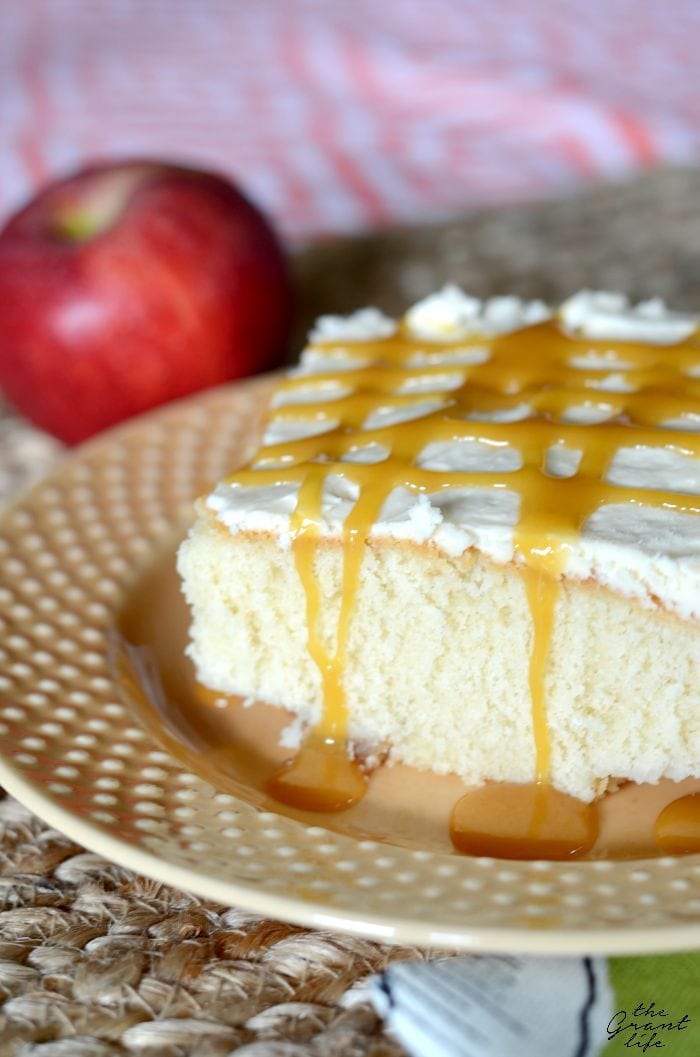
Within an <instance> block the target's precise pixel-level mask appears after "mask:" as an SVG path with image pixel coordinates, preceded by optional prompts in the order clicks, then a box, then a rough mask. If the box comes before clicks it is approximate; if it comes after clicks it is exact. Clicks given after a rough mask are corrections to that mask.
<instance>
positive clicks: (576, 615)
mask: <svg viewBox="0 0 700 1057" xmlns="http://www.w3.org/2000/svg"><path fill="white" fill-rule="evenodd" d="M178 567H179V571H180V574H181V576H182V578H183V583H184V590H185V594H186V597H187V600H188V602H189V603H190V605H191V607H192V610H193V624H192V642H191V645H190V647H189V652H190V656H191V657H192V659H193V661H194V663H195V665H196V668H197V671H198V673H199V678H200V679H201V680H202V681H203V682H204V683H205V684H206V685H208V686H210V687H211V688H213V689H216V690H220V691H222V692H224V693H230V694H241V695H244V696H251V697H255V698H259V699H261V700H265V701H268V702H270V703H273V704H277V705H282V706H284V707H285V708H287V709H289V710H290V711H292V712H294V713H296V714H298V715H300V716H301V717H303V719H304V720H307V721H309V722H310V723H313V722H316V721H317V720H318V719H319V718H320V716H321V708H322V698H321V684H320V676H319V672H318V669H317V668H316V666H315V665H314V663H313V661H312V660H311V658H310V657H309V654H308V650H307V630H306V615H305V604H304V596H303V590H302V587H301V584H300V582H299V577H298V574H297V571H296V569H295V566H294V560H293V557H292V554H291V552H290V550H289V549H284V548H280V547H279V546H278V545H277V543H276V541H275V540H274V538H272V537H270V536H269V535H267V536H266V535H264V534H260V535H259V536H256V535H254V534H250V533H239V534H236V535H232V534H231V533H229V532H228V530H226V529H225V528H223V527H222V526H221V525H220V524H219V523H218V522H217V521H216V519H215V518H214V517H213V516H212V515H211V514H209V513H208V512H206V511H203V512H202V513H201V515H200V518H199V520H198V522H197V524H196V526H195V527H194V529H193V530H192V532H191V533H190V536H189V538H188V540H187V541H186V542H185V543H184V544H183V545H182V547H181V549H180V554H179V559H178ZM341 567H342V547H341V545H340V543H338V542H337V541H333V540H327V541H324V542H323V545H322V546H321V547H319V548H318V552H317V558H316V562H315V574H316V577H317V581H318V583H319V587H320V593H321V596H322V598H323V599H324V605H323V608H322V614H321V621H320V625H321V634H322V637H323V639H324V641H325V643H326V645H327V647H328V649H329V650H330V649H332V648H333V640H334V636H335V634H336V630H337V621H338V611H339V606H340V582H341ZM531 625H532V622H531V618H530V613H529V610H528V606H527V602H526V598H525V592H524V587H523V583H522V578H521V576H520V574H519V572H518V570H517V569H515V568H514V567H513V566H512V565H497V564H495V563H493V562H491V561H489V560H488V559H486V558H484V557H483V556H482V555H479V554H478V553H476V552H468V553H466V554H464V555H462V556H460V557H456V558H451V557H448V556H446V555H444V554H442V553H440V552H438V551H437V549H436V548H434V547H432V546H425V547H420V546H417V545H415V544H412V543H407V542H406V543H397V542H395V541H393V542H392V541H386V540H380V539H377V540H370V541H368V542H367V544H366V553H365V555H364V557H363V564H362V571H361V582H360V588H359V591H358V596H357V600H356V609H355V616H354V619H353V621H352V627H351V630H350V635H349V642H348V650H347V667H346V672H345V678H344V686H345V691H346V700H347V707H348V713H349V716H350V721H349V734H350V736H351V737H352V738H354V739H358V740H360V741H362V742H364V743H368V744H370V745H372V746H386V747H388V749H389V752H390V758H392V759H394V760H400V761H404V762H406V763H409V764H412V765H414V766H416V767H421V768H430V769H432V770H434V771H437V772H440V773H445V772H454V773H456V774H458V775H460V776H461V777H462V778H463V779H464V780H465V781H466V782H468V783H479V782H483V781H484V780H486V779H494V780H499V781H513V782H527V781H531V780H532V777H533V771H534V766H535V750H534V740H533V733H532V709H531V700H530V693H529V688H528V665H529V656H530V647H531V640H532V626H531ZM697 690H698V639H697V629H696V627H695V626H694V625H691V624H689V623H686V622H683V621H681V620H679V619H678V618H677V617H674V616H672V615H669V614H666V613H663V612H658V611H657V612H653V611H650V610H648V609H644V608H642V607H641V606H639V605H638V604H636V603H634V602H631V601H629V600H627V599H625V598H622V597H619V596H617V595H615V594H613V593H612V592H610V591H608V590H605V589H602V588H599V587H597V586H595V585H590V584H586V583H577V582H575V581H567V582H565V583H564V584H563V586H562V589H561V592H560V596H559V601H558V604H557V610H556V620H555V625H554V635H553V640H552V643H551V647H550V655H549V662H548V673H547V679H546V693H547V702H548V704H547V722H548V727H549V732H550V739H551V745H552V759H551V781H552V784H554V785H555V786H556V787H557V788H559V789H561V790H563V791H565V792H568V793H570V794H572V795H574V796H577V797H580V798H582V799H591V798H592V797H593V796H594V795H595V794H596V793H597V792H598V791H600V789H601V787H602V784H603V781H604V779H606V778H607V777H609V776H611V775H614V776H617V777H625V778H630V779H634V780H636V781H656V780H658V779H659V778H661V777H662V776H666V777H669V778H676V779H680V778H684V777H687V776H688V775H689V774H694V773H696V772H697V767H698V760H699V759H700V712H699V710H698V707H697Z"/></svg>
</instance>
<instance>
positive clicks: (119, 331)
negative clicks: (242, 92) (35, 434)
mask: <svg viewBox="0 0 700 1057" xmlns="http://www.w3.org/2000/svg"><path fill="white" fill-rule="evenodd" d="M291 315H292V292H291V284H290V280H289V275H288V271H287V267H286V264H285V260H284V256H283V253H282V250H281V248H280V245H279V243H278V241H277V238H276V236H275V234H274V232H273V231H272V229H271V227H270V225H269V224H268V222H267V221H266V220H265V219H264V217H263V216H262V214H261V213H260V212H259V211H258V210H257V209H256V208H255V207H254V206H253V205H252V204H251V203H250V202H249V201H248V200H247V199H246V198H245V197H244V196H243V195H242V194H241V193H240V192H239V191H238V190H237V189H236V188H235V187H234V185H233V184H232V183H231V182H230V181H228V180H226V179H225V178H223V177H221V176H217V175H215V174H212V173H207V172H200V171H197V170H194V169H188V168H185V167H182V166H179V165H172V164H168V163H161V162H156V161H148V160H135V161H128V162H122V163H117V164H101V165H95V166H93V167H91V168H87V169H83V170H82V171H80V172H78V173H76V174H75V175H73V176H70V177H68V178H66V179H64V180H59V181H57V182H55V183H53V184H51V185H50V186H49V187H47V188H46V189H45V190H44V191H42V192H41V193H40V194H39V195H37V196H36V197H35V198H34V199H33V200H32V201H31V202H29V204H28V205H26V206H25V207H24V208H23V209H22V210H21V211H20V212H18V213H17V214H15V216H14V217H12V218H11V219H10V220H9V222H8V223H7V225H6V226H5V228H4V229H3V230H2V231H1V232H0V387H2V389H3V391H4V393H5V395H6V397H7V399H8V400H9V401H10V402H11V403H12V404H13V405H14V406H15V407H16V408H17V409H18V410H19V411H21V412H22V413H23V414H24V415H25V416H26V417H27V418H28V419H30V420H31V421H32V422H34V423H35V424H36V425H37V426H39V427H41V428H42V429H45V430H46V431H48V432H49V433H51V434H53V435H54V436H55V437H58V438H59V439H60V440H62V441H64V442H65V443H68V444H75V443H78V442H79V441H82V440H84V439H85V438H87V437H89V436H91V435H93V434H94V433H97V432H98V431H100V430H102V429H104V428H106V427H108V426H111V425H114V424H116V423H118V422H121V421H122V420H123V419H125V418H128V417H130V416H131V415H135V414H138V413H140V412H142V411H146V410H148V409H149V408H151V407H154V406H156V405H158V404H162V403H165V402H167V401H169V400H174V399H177V398H179V397H182V396H186V395H187V394H189V393H193V392H196V391H198V390H201V389H205V388H208V387H209V386H213V385H218V384H220V383H222V382H226V381H229V380H231V379H235V378H241V377H244V376H246V375H249V374H254V373H257V372H259V371H265V370H269V369H271V368H273V367H275V366H277V365H279V364H280V363H282V362H283V360H284V359H285V355H286V352H287V342H288V338H289V328H290V323H291Z"/></svg>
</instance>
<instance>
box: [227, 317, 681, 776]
mask: <svg viewBox="0 0 700 1057" xmlns="http://www.w3.org/2000/svg"><path fill="white" fill-rule="evenodd" d="M315 348H316V350H322V351H324V352H325V353H326V355H328V354H331V355H338V354H340V355H342V358H343V363H342V364H341V369H340V370H337V371H323V372H318V373H315V374H311V373H305V374H297V375H294V376H290V377H288V378H287V379H286V380H284V381H283V382H282V383H281V384H280V386H279V387H278V390H277V394H278V395H283V396H284V398H285V402H284V404H283V405H282V406H279V407H277V408H275V409H273V410H272V411H271V413H270V416H269V420H268V421H276V422H284V421H288V422H295V423H299V422H304V423H314V424H316V423H320V424H323V423H327V424H328V428H327V431H326V432H323V433H322V434H320V435H316V436H312V437H305V438H303V439H299V440H293V441H286V442H284V443H279V444H274V445H267V446H264V447H262V448H260V449H259V450H258V452H257V453H256V455H255V457H254V458H253V460H252V462H251V463H250V464H249V466H248V467H247V468H246V469H244V470H242V471H240V472H238V473H236V474H235V475H233V477H231V478H230V479H229V480H230V482H231V483H236V484H239V485H243V486H249V487H250V486H270V485H272V484H294V483H296V484H298V485H299V490H298V495H297V501H296V508H295V511H294V513H293V514H292V518H291V532H292V541H293V543H292V546H293V551H294V558H295V562H296V568H297V570H298V573H299V577H300V580H301V583H302V585H303V588H304V593H305V597H306V610H307V612H306V616H307V634H308V649H309V653H310V655H311V657H312V658H313V660H314V662H315V663H316V665H317V666H318V669H319V672H320V674H321V680H322V692H323V715H322V719H321V722H320V725H319V728H318V731H317V734H320V735H321V737H322V738H325V739H327V740H328V741H341V740H342V739H344V738H345V732H346V727H347V708H346V702H345V695H344V690H343V682H342V677H343V671H344V668H345V662H346V650H347V644H348V638H349V630H350V625H351V621H352V615H353V611H354V608H355V603H356V596H357V591H358V584H359V573H360V565H361V561H362V554H363V549H364V544H365V541H366V540H367V538H368V536H369V534H370V532H371V529H372V526H373V524H374V523H375V522H376V521H377V519H378V517H379V515H380V512H381V509H382V506H383V504H384V502H385V500H386V499H387V497H388V496H389V494H390V493H391V492H392V491H393V489H395V488H397V487H400V486H402V487H404V488H407V489H409V490H411V491H414V492H426V493H430V494H435V493H437V492H439V491H440V490H442V489H450V488H465V487H466V488H472V487H475V488H482V489H496V490H508V491H510V492H517V493H518V495H519V497H520V516H519V521H518V524H517V526H516V528H515V532H514V550H515V557H516V561H517V562H518V564H519V565H520V567H521V569H522V574H523V577H524V586H525V590H526V595H527V599H528V603H529V607H530V611H531V614H532V625H533V642H532V647H531V660H530V673H529V675H530V678H529V682H530V693H531V698H532V725H533V737H534V744H535V779H536V781H538V782H542V783H543V782H546V781H547V779H548V776H549V772H550V758H551V744H550V738H549V734H548V727H547V710H546V694H545V679H546V668H547V657H548V652H549V646H550V641H551V636H552V629H553V626H554V614H555V607H556V602H557V596H558V589H559V587H558V585H559V582H560V579H561V576H562V574H563V572H564V570H565V566H566V556H567V550H568V548H569V547H570V546H571V544H572V543H573V542H575V540H576V539H577V538H578V535H579V533H580V529H581V526H582V524H583V523H584V521H585V520H586V518H587V517H589V516H590V515H591V514H592V513H594V511H595V510H597V509H598V508H599V507H600V506H602V505H603V504H607V503H611V502H614V503H632V504H637V505H639V506H653V507H664V508H667V509H670V510H674V511H678V512H682V513H686V514H698V513H700V500H699V499H698V498H697V497H694V496H691V495H686V494H682V493H678V492H676V491H672V490H663V489H647V488H632V487H627V486H620V485H615V484H612V483H611V482H610V481H608V480H606V479H605V475H606V472H607V470H608V469H609V466H610V463H611V461H612V459H613V457H614V455H615V453H616V452H617V450H618V449H619V448H620V447H633V446H646V447H654V448H664V449H667V450H671V451H673V452H675V453H678V454H682V455H686V456H693V457H695V458H698V457H700V435H699V434H698V433H697V432H694V431H692V430H682V429H671V428H667V427H664V425H663V423H664V422H665V421H667V420H670V419H678V418H682V417H684V416H688V415H693V414H700V378H697V377H693V374H692V371H693V370H695V371H696V372H697V368H698V365H699V364H700V343H699V342H698V336H697V334H696V335H694V336H693V337H692V338H691V339H689V340H688V341H687V342H683V343H679V344H676V345H672V346H649V345H644V344H640V343H633V342H619V341H615V342H610V341H592V340H589V339H578V338H573V337H570V336H568V335H566V334H565V333H564V332H563V331H562V330H561V329H560V327H559V326H558V324H557V322H556V321H555V320H553V321H549V322H546V323H541V324H537V325H535V326H531V327H527V328H524V329H521V330H519V331H515V332H513V333H511V334H506V335H501V336H497V337H495V338H486V337H484V336H478V335H476V336H473V337H470V338H469V339H467V340H460V341H458V342H455V341H451V342H439V343H438V342H424V341H419V340H417V339H415V338H412V337H411V336H410V334H408V332H407V331H406V328H405V326H404V325H400V326H399V329H398V331H397V334H396V335H395V336H393V337H390V338H384V339H381V340H377V341H371V342H345V341H343V342H342V343H341V342H336V343H324V344H319V345H316V346H315ZM455 353H459V354H461V355H462V356H463V357H465V358H471V359H472V360H473V361H476V362H470V363H467V364H464V363H462V364H458V363H454V364H452V363H445V362H441V363H436V362H435V360H436V359H438V358H439V357H446V356H447V357H449V356H450V354H452V355H453V356H454V355H455ZM418 356H420V357H422V358H423V359H424V360H425V359H428V360H432V362H428V363H427V364H424V363H420V364H418V365H417V364H416V358H417V357H418ZM581 357H594V358H595V363H596V365H595V366H587V365H582V364H581ZM574 359H577V360H578V361H579V364H578V365H577V366H574V365H572V362H571V361H573V360H574ZM352 361H355V362H356V364H357V365H356V366H355V367H352ZM367 363H369V364H370V366H367ZM349 365H350V366H349ZM348 366H349V369H348ZM343 367H344V368H345V369H342V368H343ZM618 373H619V374H621V376H622V378H623V379H624V383H625V386H626V387H627V389H629V391H625V392H620V391H610V390H609V389H607V388H605V387H602V388H601V383H602V382H604V381H605V379H606V378H607V377H608V376H610V375H611V374H618ZM417 382H420V383H422V384H423V385H424V386H425V388H423V389H422V390H421V391H420V392H418V391H414V392H406V391H404V389H405V387H406V385H407V384H408V383H414V384H415V383H417ZM311 389H313V390H315V395H317V396H319V397H320V399H319V401H318V402H314V403H308V402H303V400H302V401H295V395H296V393H297V392H300V391H302V390H303V391H305V392H307V391H308V390H311ZM339 389H340V391H339ZM348 389H350V390H351V391H350V392H349V393H348V392H347V390H348ZM425 401H439V407H438V408H437V409H436V410H432V411H430V412H429V413H427V414H426V413H423V412H422V411H421V407H420V406H419V405H422V404H424V402H425ZM522 405H526V406H527V408H528V409H529V410H528V413H527V417H524V418H521V419H519V420H517V421H510V422H505V421H479V420H475V418H477V419H478V416H481V415H485V414H492V413H493V412H508V411H510V412H512V411H513V409H515V408H520V407H521V406H522ZM402 407H403V408H409V409H410V408H415V409H416V413H417V414H419V416H420V417H416V418H414V419H412V420H409V421H404V422H401V423H398V424H395V425H389V426H381V425H380V426H378V427H377V428H373V429H366V428H363V427H364V423H365V421H366V419H367V417H368V416H369V415H370V414H372V413H373V412H377V411H378V410H379V409H395V408H402ZM582 407H583V408H586V409H593V410H595V411H596V412H600V414H604V415H606V416H607V417H606V420H605V421H604V422H598V423H595V424H591V425H581V424H577V423H575V422H571V421H567V414H568V413H569V412H571V411H572V409H574V408H576V409H577V410H578V409H580V408H582ZM470 416H472V417H470ZM464 439H469V440H473V441H478V442H480V443H482V444H484V445H486V446H491V447H497V448H504V447H507V448H514V449H516V450H517V451H519V452H520V456H521V460H522V462H521V465H520V467H519V468H518V469H513V470H511V471H504V470H499V471H498V472H493V471H486V472H482V471H478V472H477V471H469V472H458V471H455V472H437V471H434V470H427V469H423V468H421V467H419V466H417V465H416V459H417V457H418V456H419V454H420V453H421V452H422V450H423V449H424V448H425V447H426V445H427V444H429V443H431V442H438V441H459V440H464ZM373 442H374V443H375V444H378V445H381V446H382V447H383V448H384V449H386V450H387V452H388V454H387V457H386V458H385V459H383V460H382V461H380V462H373V463H356V462H347V461H344V459H343V457H344V456H346V455H347V454H348V453H349V452H351V451H353V450H357V449H358V448H361V447H365V446H366V445H369V444H371V443H373ZM557 446H563V447H564V448H567V449H574V450H576V451H577V452H580V453H581V459H580V463H579V467H578V470H577V472H576V473H575V475H573V476H571V477H559V476H553V475H552V474H550V473H549V472H548V470H547V465H546V459H547V452H548V451H549V450H550V449H552V448H554V447H557ZM331 474H340V475H342V476H343V477H344V478H345V479H346V480H347V481H349V482H351V483H352V484H353V485H354V486H355V487H356V489H357V490H358V497H357V500H356V502H355V504H354V506H353V507H352V510H351V512H350V514H349V515H348V517H347V518H346V520H345V524H344V532H343V536H344V561H343V584H342V592H341V599H342V601H341V605H340V613H339V617H338V622H337V628H336V634H335V641H334V643H333V644H332V645H330V646H329V645H327V644H326V642H324V637H323V635H322V634H321V629H320V614H321V600H320V598H319V593H318V587H317V582H316V577H315V574H314V562H315V560H316V554H317V547H316V544H317V541H318V538H319V536H320V535H321V526H322V521H323V517H322V503H323V489H324V484H325V482H326V481H327V479H328V477H329V476H330V475H331Z"/></svg>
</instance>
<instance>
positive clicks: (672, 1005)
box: [601, 953, 700, 1057]
mask: <svg viewBox="0 0 700 1057" xmlns="http://www.w3.org/2000/svg"><path fill="white" fill-rule="evenodd" d="M608 971H609V974H610V984H611V986H612V989H613V992H614V994H615V998H614V1001H613V1006H614V1009H615V1012H616V1016H615V1018H614V1021H613V1023H611V1024H610V1025H609V1033H610V1031H613V1030H614V1029H615V1028H616V1027H621V1028H622V1030H620V1031H619V1032H618V1034H617V1035H616V1036H615V1037H614V1038H612V1039H611V1040H610V1042H608V1043H607V1044H606V1046H605V1047H604V1048H603V1050H602V1055H601V1057H623V1055H626V1054H637V1055H638V1054H641V1053H646V1054H652V1055H653V1054H663V1057H700V954H699V953H690V954H664V955H656V956H654V957H644V958H610V959H609V961H608ZM623 1011H624V1013H625V1016H624V1018H623V1016H622V1013H623ZM661 1013H666V1014H667V1015H666V1016H662V1015H661ZM683 1018H686V1020H685V1022H684V1019H683ZM633 1022H636V1024H637V1030H636V1031H635V1030H634V1028H633V1027H631V1026H630V1025H632V1023H633ZM664 1025H665V1026H664ZM645 1047H646V1048H645Z"/></svg>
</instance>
